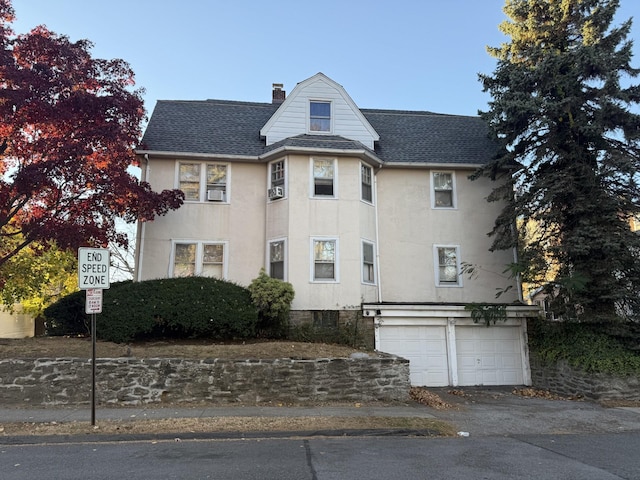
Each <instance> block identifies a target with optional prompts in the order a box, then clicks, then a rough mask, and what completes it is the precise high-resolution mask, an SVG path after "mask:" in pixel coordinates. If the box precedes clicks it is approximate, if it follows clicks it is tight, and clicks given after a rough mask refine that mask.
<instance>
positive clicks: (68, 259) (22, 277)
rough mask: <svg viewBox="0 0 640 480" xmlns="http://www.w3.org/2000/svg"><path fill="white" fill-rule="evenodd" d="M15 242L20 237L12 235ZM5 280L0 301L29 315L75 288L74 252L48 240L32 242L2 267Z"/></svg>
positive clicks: (75, 265)
mask: <svg viewBox="0 0 640 480" xmlns="http://www.w3.org/2000/svg"><path fill="white" fill-rule="evenodd" d="M13 240H14V241H16V242H19V241H20V239H13ZM2 274H3V279H4V281H5V283H4V286H3V288H2V290H0V304H4V305H5V306H6V307H8V308H9V309H10V310H11V309H12V308H13V306H14V305H15V304H17V303H21V304H22V310H23V311H24V312H27V313H31V314H33V315H39V314H41V313H42V311H43V310H44V308H46V307H47V306H48V305H50V304H51V303H53V302H55V301H57V300H58V299H60V298H62V297H64V296H65V295H68V294H70V293H72V292H74V291H76V290H77V288H78V261H77V259H76V257H75V254H74V252H71V251H69V250H67V251H64V250H60V249H59V248H58V247H57V246H56V245H55V244H53V243H51V242H49V243H46V244H41V243H40V242H32V243H31V244H29V245H27V246H26V247H25V248H23V249H22V250H21V251H20V252H19V253H18V254H16V255H14V256H13V257H11V258H10V259H9V260H8V261H7V262H6V263H5V264H4V266H3V268H2Z"/></svg>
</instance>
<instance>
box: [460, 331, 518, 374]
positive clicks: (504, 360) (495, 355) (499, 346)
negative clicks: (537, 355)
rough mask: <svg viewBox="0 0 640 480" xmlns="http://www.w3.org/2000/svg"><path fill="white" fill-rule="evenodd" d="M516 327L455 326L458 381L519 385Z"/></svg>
mask: <svg viewBox="0 0 640 480" xmlns="http://www.w3.org/2000/svg"><path fill="white" fill-rule="evenodd" d="M520 332H521V329H520V328H519V327H502V326H500V327H495V326H491V327H485V326H473V327H467V326H460V327H457V328H456V358H457V361H458V384H459V385H522V384H523V383H524V378H523V370H522V346H521V343H520V342H521V335H520Z"/></svg>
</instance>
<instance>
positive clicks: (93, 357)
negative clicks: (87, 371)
mask: <svg viewBox="0 0 640 480" xmlns="http://www.w3.org/2000/svg"><path fill="white" fill-rule="evenodd" d="M95 424H96V314H95V313H92V314H91V425H92V426H93V425H95Z"/></svg>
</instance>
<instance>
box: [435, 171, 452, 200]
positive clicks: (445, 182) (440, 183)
mask: <svg viewBox="0 0 640 480" xmlns="http://www.w3.org/2000/svg"><path fill="white" fill-rule="evenodd" d="M431 184H432V186H433V187H432V189H431V205H433V208H456V192H455V176H454V175H453V172H432V175H431Z"/></svg>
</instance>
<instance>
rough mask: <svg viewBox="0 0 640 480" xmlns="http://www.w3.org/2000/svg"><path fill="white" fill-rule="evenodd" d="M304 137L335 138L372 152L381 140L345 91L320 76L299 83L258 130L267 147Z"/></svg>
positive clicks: (322, 75) (324, 76)
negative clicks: (356, 144) (353, 141)
mask: <svg viewBox="0 0 640 480" xmlns="http://www.w3.org/2000/svg"><path fill="white" fill-rule="evenodd" d="M304 134H308V135H337V136H341V137H344V138H347V139H350V140H356V141H358V142H360V143H362V144H363V145H365V146H366V147H369V148H371V149H373V148H374V142H376V141H378V139H379V138H380V137H379V135H378V133H377V132H376V131H375V130H374V129H373V127H372V126H371V124H370V123H369V122H368V121H367V119H366V118H365V117H364V115H363V114H362V112H360V109H359V108H358V106H357V105H356V104H355V103H354V101H353V100H352V99H351V97H350V96H349V95H348V94H347V92H346V91H345V89H344V88H343V87H342V86H341V85H339V84H337V83H336V82H334V81H333V80H331V79H330V78H329V77H327V76H326V75H324V74H323V73H317V74H316V75H314V76H313V77H311V78H308V79H306V80H304V81H302V82H300V83H298V85H296V87H295V88H294V89H293V91H292V92H291V94H290V95H289V96H288V97H287V98H286V99H285V100H284V101H283V102H282V104H281V105H280V107H279V108H278V109H277V110H276V112H275V113H274V114H273V116H272V117H271V118H270V119H269V120H268V121H267V123H266V124H265V125H264V126H263V127H262V129H261V130H260V135H261V136H262V137H264V138H266V143H267V145H272V144H274V143H276V142H279V141H281V140H284V139H285V138H289V137H293V136H296V135H304Z"/></svg>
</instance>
